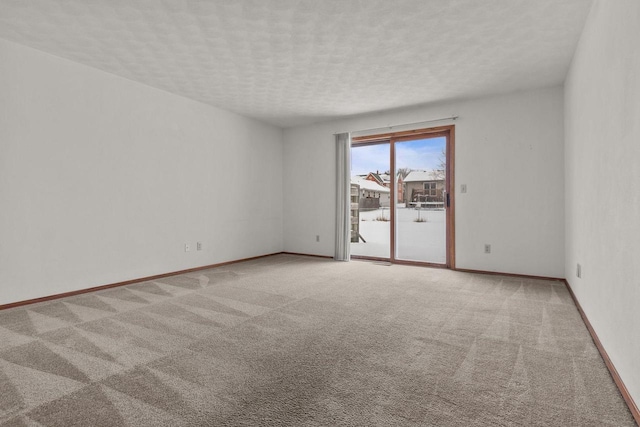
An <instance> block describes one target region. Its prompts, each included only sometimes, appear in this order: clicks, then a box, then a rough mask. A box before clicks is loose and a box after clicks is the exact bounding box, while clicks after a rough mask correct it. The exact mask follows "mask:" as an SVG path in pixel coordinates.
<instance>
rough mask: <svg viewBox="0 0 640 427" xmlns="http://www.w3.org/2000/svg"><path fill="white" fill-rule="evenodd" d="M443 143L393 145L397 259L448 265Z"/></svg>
mask: <svg viewBox="0 0 640 427" xmlns="http://www.w3.org/2000/svg"><path fill="white" fill-rule="evenodd" d="M446 143H447V140H446V138H445V137H437V138H427V139H418V140H413V141H403V142H396V143H395V151H396V165H395V166H396V171H397V176H396V185H397V188H398V192H397V195H398V200H397V203H396V215H395V218H396V245H395V249H396V254H395V258H396V259H400V260H406V261H422V262H429V263H434V264H446V262H447V258H446V215H445V206H444V191H445V188H446V187H445V171H446V166H447V165H446V154H445V153H446Z"/></svg>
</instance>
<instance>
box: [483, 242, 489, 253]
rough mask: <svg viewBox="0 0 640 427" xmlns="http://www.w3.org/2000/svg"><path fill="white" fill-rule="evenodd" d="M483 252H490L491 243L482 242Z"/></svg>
mask: <svg viewBox="0 0 640 427" xmlns="http://www.w3.org/2000/svg"><path fill="white" fill-rule="evenodd" d="M484 253H485V254H490V253H491V245H490V244H488V243H485V244H484Z"/></svg>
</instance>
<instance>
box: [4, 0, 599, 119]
mask: <svg viewBox="0 0 640 427" xmlns="http://www.w3.org/2000/svg"><path fill="white" fill-rule="evenodd" d="M590 6H591V0H482V1H478V0H393V1H390V0H322V1H320V0H211V1H206V0H199V1H196V0H193V1H188V0H162V1H160V0H135V1H132V0H28V1H26V0H0V38H4V39H7V40H10V41H13V42H17V43H20V44H23V45H27V46H30V47H33V48H36V49H39V50H41V51H44V52H48V53H50V54H53V55H56V56H59V57H63V58H67V59H70V60H73V61H76V62H79V63H82V64H85V65H88V66H91V67H94V68H98V69H100V70H104V71H107V72H110V73H113V74H116V75H119V76H122V77H125V78H127V79H131V80H134V81H138V82H141V83H144V84H147V85H149V86H153V87H156V88H160V89H163V90H166V91H168V92H172V93H175V94H179V95H182V96H185V97H188V98H192V99H195V100H198V101H201V102H204V103H207V104H211V105H214V106H217V107H221V108H224V109H227V110H231V111H234V112H237V113H239V114H242V115H245V116H248V117H254V118H257V119H259V120H262V121H265V122H269V123H273V124H275V125H277V126H282V127H290V126H296V125H301V124H307V123H312V122H318V121H323V120H328V119H332V118H336V117H343V116H348V115H355V114H362V113H369V112H376V111H383V110H388V109H395V108H402V107H408V106H413V105H422V104H428V103H433V102H439V101H445V100H451V99H463V98H471V97H477V96H482V95H487V94H493V93H506V92H511V91H516V90H523V89H530V88H535V87H543V86H551V85H554V84H561V83H562V82H563V81H564V78H565V74H566V72H567V70H568V67H569V64H570V61H571V58H572V56H573V52H574V51H575V48H576V44H577V42H578V39H579V37H580V32H581V30H582V27H583V25H584V22H585V20H586V17H587V14H588V12H589V9H590Z"/></svg>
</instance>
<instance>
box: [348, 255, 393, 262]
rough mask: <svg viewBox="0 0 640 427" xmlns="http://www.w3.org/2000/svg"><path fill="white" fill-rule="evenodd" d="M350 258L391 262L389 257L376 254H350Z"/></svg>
mask: <svg viewBox="0 0 640 427" xmlns="http://www.w3.org/2000/svg"><path fill="white" fill-rule="evenodd" d="M350 258H351V259H353V260H356V261H376V262H391V260H390V259H389V258H381V257H377V256H364V255H351V256H350Z"/></svg>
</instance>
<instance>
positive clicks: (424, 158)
mask: <svg viewBox="0 0 640 427" xmlns="http://www.w3.org/2000/svg"><path fill="white" fill-rule="evenodd" d="M445 143H446V139H445V138H444V137H439V138H429V139H419V140H415V141H406V142H397V143H396V164H397V166H396V169H400V168H410V169H418V170H429V169H436V168H438V165H439V164H440V153H442V150H443V148H444V146H445ZM389 169H391V167H390V166H389V144H378V145H367V146H364V147H353V148H352V149H351V175H366V174H368V173H369V172H376V171H380V173H382V172H385V171H388V170H389Z"/></svg>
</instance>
